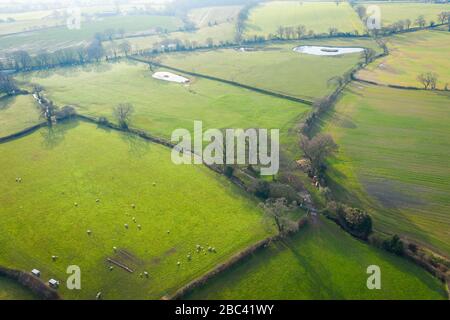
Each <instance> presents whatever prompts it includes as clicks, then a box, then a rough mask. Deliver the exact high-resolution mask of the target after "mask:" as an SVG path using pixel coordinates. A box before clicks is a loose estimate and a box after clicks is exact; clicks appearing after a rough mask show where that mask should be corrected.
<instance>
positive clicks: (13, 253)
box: [0, 122, 274, 299]
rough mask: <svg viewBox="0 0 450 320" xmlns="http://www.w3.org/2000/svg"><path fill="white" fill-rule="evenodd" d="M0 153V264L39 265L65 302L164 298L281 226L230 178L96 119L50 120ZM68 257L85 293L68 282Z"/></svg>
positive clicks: (1, 147) (1, 146)
mask: <svg viewBox="0 0 450 320" xmlns="http://www.w3.org/2000/svg"><path fill="white" fill-rule="evenodd" d="M0 154H1V155H2V156H1V157H0V170H1V172H2V183H1V184H0V203H1V204H2V205H1V207H0V219H1V221H2V223H1V224H0V265H2V266H5V267H9V268H15V269H20V270H24V271H30V270H31V269H33V268H36V269H39V270H40V271H41V272H42V276H41V277H42V279H43V280H44V281H47V280H48V279H50V278H55V279H58V280H60V281H61V287H60V289H59V291H60V292H61V294H62V296H63V297H64V298H66V299H95V296H96V294H97V293H98V292H102V293H103V298H104V299H159V298H161V297H162V296H164V295H166V294H170V293H173V292H174V291H175V290H176V289H178V288H179V287H180V286H182V285H184V284H186V283H187V282H188V281H190V280H192V279H194V278H196V277H198V276H200V275H202V274H204V273H205V272H207V271H208V270H210V269H211V268H213V267H214V266H216V265H217V264H218V263H220V262H223V261H224V260H226V259H227V258H229V257H230V256H231V255H233V254H235V253H236V252H237V251H239V250H241V249H243V248H245V247H246V246H248V245H251V244H252V243H255V242H256V241H258V240H260V239H262V238H264V237H266V236H268V235H270V234H271V233H272V232H273V231H274V229H273V227H272V226H271V225H269V224H267V223H266V222H264V221H265V220H263V217H262V213H261V211H260V210H259V209H258V207H257V203H256V202H255V201H254V200H252V199H250V198H247V197H246V196H244V195H243V194H242V191H241V190H240V189H238V188H237V187H236V186H234V185H233V184H232V183H231V182H229V180H227V179H226V178H225V177H223V176H220V175H217V174H216V173H214V172H212V171H210V170H209V169H207V168H206V167H204V166H202V165H182V166H179V165H178V166H177V165H175V164H173V162H172V161H171V152H170V149H168V148H165V147H162V146H159V145H155V144H151V143H148V142H146V141H144V140H141V139H140V138H136V137H135V136H130V135H126V134H122V133H118V132H115V131H110V130H105V129H103V128H99V127H96V126H95V125H93V124H86V123H83V122H70V123H65V124H64V123H60V124H58V125H57V126H55V127H53V128H51V129H49V128H43V129H40V130H39V131H37V132H35V133H33V134H31V135H28V136H26V137H23V138H21V139H18V140H15V141H11V142H8V143H5V144H0ZM17 177H20V178H22V182H20V183H19V182H16V178H17ZM97 199H98V201H97ZM133 205H135V207H134V208H133ZM125 224H127V225H128V228H126V227H125ZM139 226H140V227H141V229H139ZM88 230H91V232H92V233H91V234H90V235H89V234H88V232H87V231H88ZM197 245H201V246H202V247H203V250H201V251H200V252H197V251H196V246H197ZM114 247H116V248H117V251H116V252H115V251H114ZM208 247H214V248H215V250H216V252H210V251H208ZM189 254H191V259H190V260H189V259H188V255H189ZM52 256H57V259H56V260H55V261H53V259H52ZM108 258H111V259H113V260H114V261H116V262H119V263H121V264H122V265H124V266H127V267H128V268H130V269H131V270H132V271H134V272H133V273H129V272H127V271H125V270H124V269H122V268H120V267H118V266H114V268H113V270H110V269H109V267H110V266H113V265H112V264H111V263H109V262H108V261H107V259H108ZM178 262H180V265H178ZM69 265H77V266H79V267H80V268H81V286H82V288H81V290H79V291H78V290H73V291H71V290H68V289H66V286H65V283H66V279H67V276H68V275H67V274H66V269H67V267H68V266H69ZM144 271H147V272H148V274H149V277H148V278H147V277H145V276H142V277H141V273H143V272H144ZM0 287H1V286H0Z"/></svg>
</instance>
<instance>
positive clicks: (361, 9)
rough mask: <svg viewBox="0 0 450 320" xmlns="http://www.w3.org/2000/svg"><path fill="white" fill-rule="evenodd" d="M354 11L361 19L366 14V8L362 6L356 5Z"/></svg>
mask: <svg viewBox="0 0 450 320" xmlns="http://www.w3.org/2000/svg"><path fill="white" fill-rule="evenodd" d="M356 13H357V14H358V16H359V18H360V19H361V20H363V19H364V17H365V16H366V8H365V7H364V6H361V5H360V6H357V7H356Z"/></svg>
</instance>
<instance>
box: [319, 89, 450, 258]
mask: <svg viewBox="0 0 450 320" xmlns="http://www.w3.org/2000/svg"><path fill="white" fill-rule="evenodd" d="M449 107H450V96H449V94H448V93H431V92H426V91H413V90H399V89H389V88H384V87H379V86H372V85H362V84H360V83H354V84H352V85H351V86H350V87H349V88H348V89H347V90H346V92H345V94H344V96H343V97H342V99H341V100H340V101H339V103H338V104H337V106H336V108H335V110H334V111H333V112H331V113H330V115H329V117H328V119H327V120H326V121H325V122H324V124H323V126H324V128H323V130H324V131H325V132H329V133H331V134H332V135H333V136H334V137H335V139H336V141H337V143H338V144H339V148H340V150H339V153H338V155H337V156H336V158H335V159H333V160H331V161H330V170H329V183H330V186H331V188H332V189H333V190H334V192H335V194H336V196H337V197H338V198H339V199H341V200H343V201H346V202H350V203H354V204H355V205H358V206H361V207H363V208H365V209H367V210H368V211H369V213H370V214H371V215H372V216H373V217H374V219H375V222H374V226H375V228H376V229H379V230H382V231H388V232H391V233H392V232H396V233H399V234H401V235H404V236H407V237H410V238H412V239H414V240H417V241H419V242H421V243H423V244H426V245H430V246H432V247H434V248H435V249H437V250H439V251H441V252H442V253H443V254H446V255H448V254H449V252H450V246H449V244H450V234H449V233H448V230H449V227H450V215H449V212H450V211H449V209H450V197H449V194H450V185H449V183H448V181H449V179H450V170H449V166H448V159H449V157H450V140H449V139H448V137H449V135H450V127H449V125H448V124H449V123H450V112H449V111H450V110H449Z"/></svg>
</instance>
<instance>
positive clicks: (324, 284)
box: [279, 240, 345, 299]
mask: <svg viewBox="0 0 450 320" xmlns="http://www.w3.org/2000/svg"><path fill="white" fill-rule="evenodd" d="M279 245H281V246H284V247H285V249H286V250H290V252H291V253H292V255H293V257H294V258H295V259H296V260H297V262H298V264H299V265H300V266H301V267H302V268H303V269H304V270H306V272H307V274H308V279H309V281H310V282H311V284H312V286H313V288H314V290H315V291H314V292H313V294H314V295H316V296H315V298H316V299H329V298H330V297H332V298H333V299H344V298H345V297H344V296H343V295H342V293H340V292H339V291H337V289H336V287H335V286H334V285H333V280H332V277H331V274H330V272H329V271H328V270H327V268H326V267H325V266H323V265H320V266H319V267H318V266H317V265H313V264H311V262H310V261H309V260H308V257H306V256H305V255H304V254H302V252H301V250H300V249H298V248H296V247H295V245H294V241H292V240H284V241H282V242H281V243H280V244H279Z"/></svg>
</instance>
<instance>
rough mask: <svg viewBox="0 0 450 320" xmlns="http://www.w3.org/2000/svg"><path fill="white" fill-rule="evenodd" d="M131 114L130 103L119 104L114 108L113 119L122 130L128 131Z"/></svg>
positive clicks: (131, 107) (132, 110)
mask: <svg viewBox="0 0 450 320" xmlns="http://www.w3.org/2000/svg"><path fill="white" fill-rule="evenodd" d="M133 112H134V108H133V105H132V104H131V103H119V104H118V105H117V106H116V107H115V108H114V111H113V114H114V117H115V118H116V119H117V122H118V123H119V126H120V127H121V128H122V129H128V126H129V124H130V121H131V116H132V114H133Z"/></svg>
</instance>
